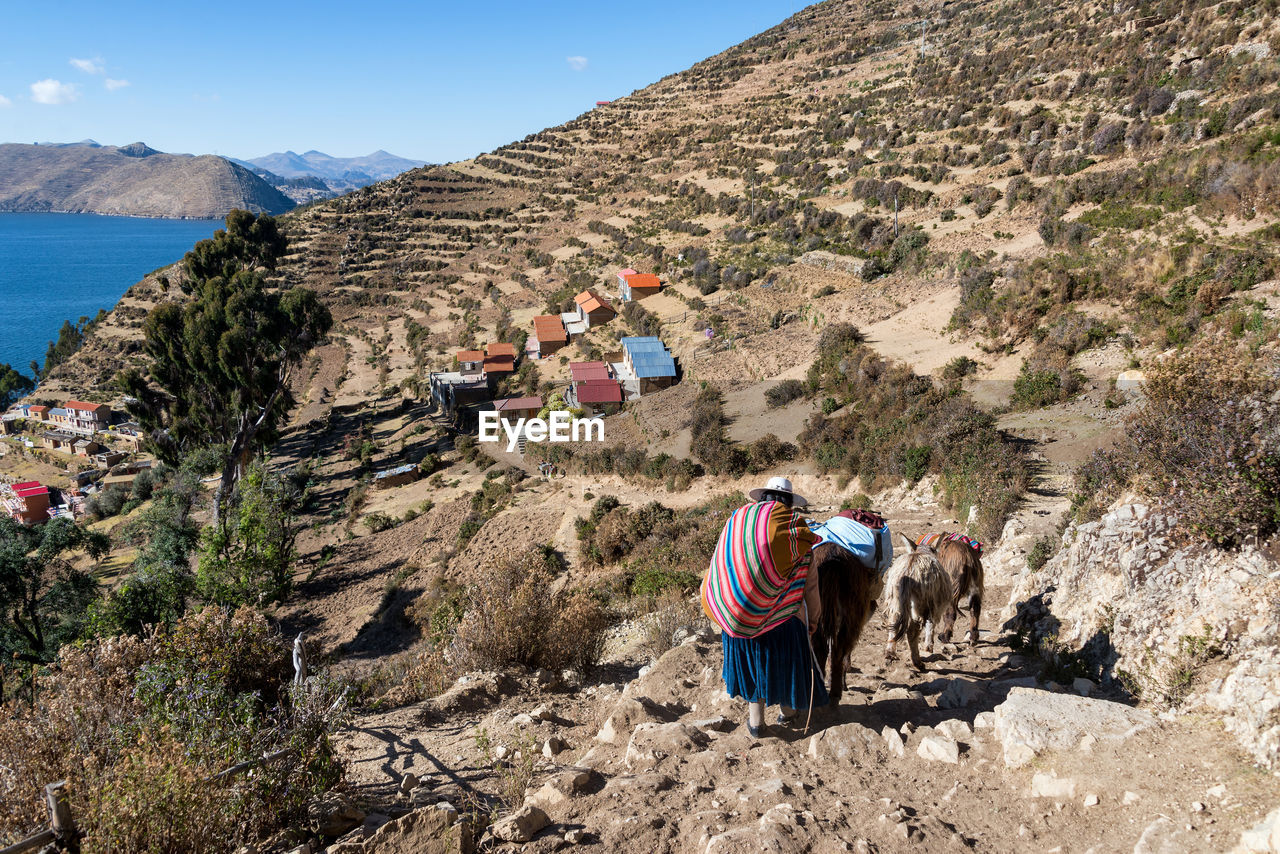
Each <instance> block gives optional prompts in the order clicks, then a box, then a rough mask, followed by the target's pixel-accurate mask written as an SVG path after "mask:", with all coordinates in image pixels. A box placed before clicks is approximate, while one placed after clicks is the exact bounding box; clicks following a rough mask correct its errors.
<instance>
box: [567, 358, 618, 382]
mask: <svg viewBox="0 0 1280 854" xmlns="http://www.w3.org/2000/svg"><path fill="white" fill-rule="evenodd" d="M611 379H613V371H611V370H610V369H609V366H608V365H607V364H605V363H604V362H570V363H569V381H570V382H571V383H572V384H573V385H578V384H579V383H585V382H590V381H592V380H611Z"/></svg>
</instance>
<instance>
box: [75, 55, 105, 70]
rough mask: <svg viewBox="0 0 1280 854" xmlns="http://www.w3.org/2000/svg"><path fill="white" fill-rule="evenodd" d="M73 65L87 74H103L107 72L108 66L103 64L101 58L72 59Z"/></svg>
mask: <svg viewBox="0 0 1280 854" xmlns="http://www.w3.org/2000/svg"><path fill="white" fill-rule="evenodd" d="M71 65H72V66H74V67H75V68H78V69H80V70H81V71H83V72H84V73H85V74H102V73H104V72H105V71H106V70H107V69H106V66H104V65H103V64H102V58H101V57H98V58H97V59H75V58H72V60H71Z"/></svg>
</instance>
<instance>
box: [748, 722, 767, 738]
mask: <svg viewBox="0 0 1280 854" xmlns="http://www.w3.org/2000/svg"><path fill="white" fill-rule="evenodd" d="M747 732H749V733H751V737H752V738H760V737H761V736H764V735H768V734H769V728H768V727H766V726H765V725H764V724H760V726H752V725H751V724H747Z"/></svg>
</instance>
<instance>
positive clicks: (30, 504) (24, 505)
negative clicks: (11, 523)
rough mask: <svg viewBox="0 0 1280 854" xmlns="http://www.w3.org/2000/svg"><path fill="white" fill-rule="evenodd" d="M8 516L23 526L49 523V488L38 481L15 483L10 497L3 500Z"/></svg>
mask: <svg viewBox="0 0 1280 854" xmlns="http://www.w3.org/2000/svg"><path fill="white" fill-rule="evenodd" d="M4 505H5V509H6V510H7V511H8V512H9V515H10V516H12V517H13V518H14V519H16V520H17V521H18V522H20V523H22V524H23V525H38V524H40V523H41V522H47V521H49V487H47V486H42V485H41V484H40V482H39V481H35V480H28V481H25V482H24V483H15V484H14V485H13V487H12V497H6V498H5V500H4Z"/></svg>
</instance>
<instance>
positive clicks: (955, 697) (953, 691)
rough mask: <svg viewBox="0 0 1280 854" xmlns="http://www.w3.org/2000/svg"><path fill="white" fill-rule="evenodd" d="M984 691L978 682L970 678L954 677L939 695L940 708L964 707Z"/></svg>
mask: <svg viewBox="0 0 1280 854" xmlns="http://www.w3.org/2000/svg"><path fill="white" fill-rule="evenodd" d="M981 693H982V689H981V688H980V687H978V684H977V683H976V682H973V681H972V680H969V679H952V680H950V681H949V682H948V683H947V687H946V688H944V689H943V691H942V693H941V694H939V695H938V708H939V709H963V708H964V707H965V706H967V705H969V704H970V703H972V702H973V701H974V700H975V699H977V697H978V695H980V694H981Z"/></svg>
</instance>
